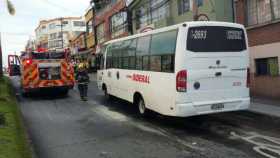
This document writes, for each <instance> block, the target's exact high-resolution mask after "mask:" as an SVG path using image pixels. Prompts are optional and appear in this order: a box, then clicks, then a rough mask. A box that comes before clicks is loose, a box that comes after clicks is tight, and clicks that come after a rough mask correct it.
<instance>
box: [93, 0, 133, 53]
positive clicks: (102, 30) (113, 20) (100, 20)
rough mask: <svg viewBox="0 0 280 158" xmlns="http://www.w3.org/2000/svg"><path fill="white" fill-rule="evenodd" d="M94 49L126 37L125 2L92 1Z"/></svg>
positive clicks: (117, 0) (109, 0) (120, 0)
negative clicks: (93, 8)
mask: <svg viewBox="0 0 280 158" xmlns="http://www.w3.org/2000/svg"><path fill="white" fill-rule="evenodd" d="M93 2H94V7H95V17H94V32H95V36H96V45H97V46H96V47H97V50H98V49H99V48H98V47H99V45H100V44H102V43H104V42H106V41H108V40H111V39H114V38H118V37H123V36H127V35H128V34H129V31H128V15H127V9H126V1H125V0H106V1H104V0H94V1H93Z"/></svg>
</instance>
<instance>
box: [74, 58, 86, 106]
mask: <svg viewBox="0 0 280 158" xmlns="http://www.w3.org/2000/svg"><path fill="white" fill-rule="evenodd" d="M76 80H77V82H78V89H79V92H80V97H81V100H83V101H87V90H88V83H89V76H88V72H87V68H86V65H85V64H84V63H80V64H79V65H78V72H77V74H76Z"/></svg>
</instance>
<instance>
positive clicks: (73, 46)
mask: <svg viewBox="0 0 280 158" xmlns="http://www.w3.org/2000/svg"><path fill="white" fill-rule="evenodd" d="M69 48H70V51H71V56H79V55H80V54H82V53H83V52H86V50H87V43H86V32H82V33H80V34H79V35H78V36H75V37H74V38H72V39H70V41H69ZM86 53H87V52H86Z"/></svg>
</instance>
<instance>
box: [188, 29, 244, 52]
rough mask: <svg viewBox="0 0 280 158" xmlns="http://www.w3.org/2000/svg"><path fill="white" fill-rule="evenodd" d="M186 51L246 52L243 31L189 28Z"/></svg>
mask: <svg viewBox="0 0 280 158" xmlns="http://www.w3.org/2000/svg"><path fill="white" fill-rule="evenodd" d="M187 50H189V51H193V52H239V51H243V50H246V40H245V34H244V30H243V29H240V28H234V27H222V26H200V27H191V28H189V31H188V39H187Z"/></svg>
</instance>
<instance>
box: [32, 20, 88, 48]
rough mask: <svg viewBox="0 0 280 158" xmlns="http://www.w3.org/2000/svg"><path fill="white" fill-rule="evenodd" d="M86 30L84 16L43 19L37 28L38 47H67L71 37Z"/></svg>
mask: <svg viewBox="0 0 280 158" xmlns="http://www.w3.org/2000/svg"><path fill="white" fill-rule="evenodd" d="M85 30H86V25H85V22H84V19H83V17H64V18H55V19H51V20H42V21H40V23H39V26H38V27H37V28H36V29H35V33H36V43H37V47H41V48H47V49H48V50H56V49H65V48H67V47H68V45H69V39H71V38H73V37H74V36H77V35H79V34H80V33H81V32H84V31H85Z"/></svg>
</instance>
